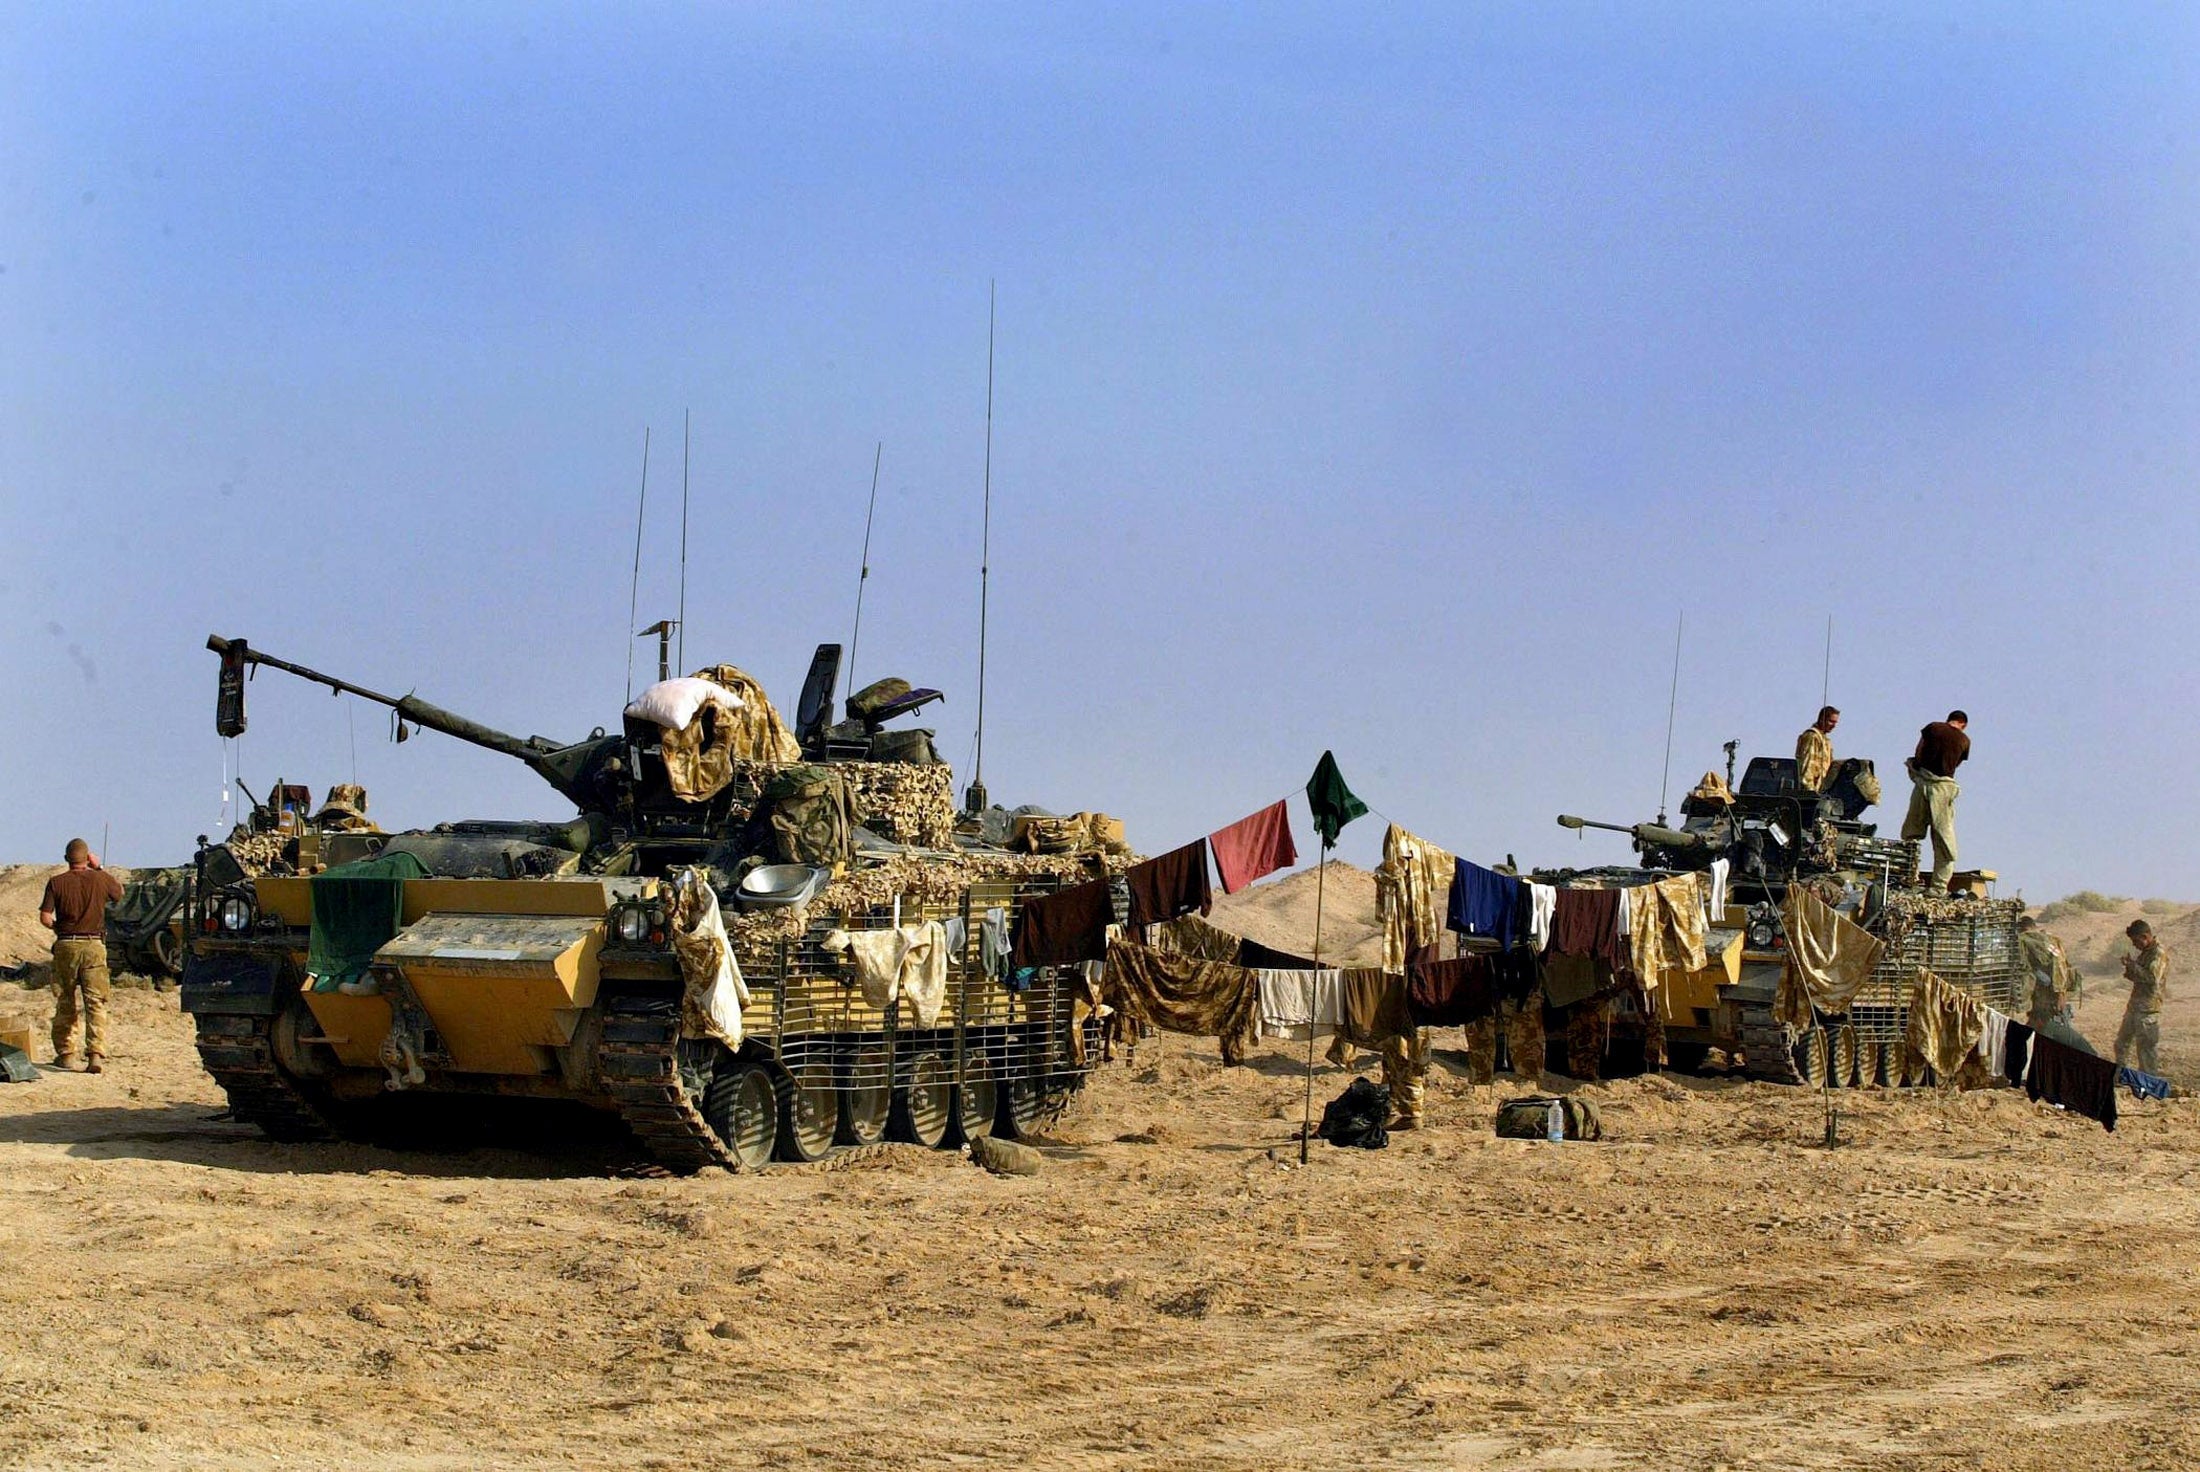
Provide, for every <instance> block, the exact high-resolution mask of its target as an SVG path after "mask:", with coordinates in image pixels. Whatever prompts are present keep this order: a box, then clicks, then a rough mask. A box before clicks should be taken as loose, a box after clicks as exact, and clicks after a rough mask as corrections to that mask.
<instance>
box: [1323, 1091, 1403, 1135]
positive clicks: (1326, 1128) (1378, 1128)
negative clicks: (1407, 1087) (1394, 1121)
mask: <svg viewBox="0 0 2200 1472" xmlns="http://www.w3.org/2000/svg"><path fill="white" fill-rule="evenodd" d="M1389 1119H1390V1090H1388V1089H1386V1088H1384V1087H1383V1086H1382V1085H1381V1084H1378V1083H1376V1082H1374V1081H1373V1080H1372V1079H1364V1078H1356V1079H1354V1080H1352V1084H1351V1086H1350V1087H1349V1088H1347V1089H1346V1090H1345V1091H1344V1092H1343V1093H1341V1094H1339V1095H1338V1096H1337V1097H1336V1098H1334V1099H1332V1100H1330V1101H1329V1102H1328V1103H1327V1104H1326V1105H1324V1106H1322V1122H1321V1128H1320V1129H1319V1130H1318V1131H1317V1133H1318V1134H1319V1135H1320V1136H1321V1137H1322V1138H1323V1139H1325V1140H1327V1141H1328V1142H1329V1143H1330V1144H1332V1145H1339V1146H1344V1147H1346V1148H1349V1149H1357V1150H1380V1149H1382V1148H1383V1147H1384V1146H1386V1145H1388V1144H1389V1143H1390V1131H1389V1130H1388V1129H1387V1128H1385V1126H1386V1124H1387V1123H1388V1122H1389Z"/></svg>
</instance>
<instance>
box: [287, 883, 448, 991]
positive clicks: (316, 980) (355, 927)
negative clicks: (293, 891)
mask: <svg viewBox="0 0 2200 1472" xmlns="http://www.w3.org/2000/svg"><path fill="white" fill-rule="evenodd" d="M427 877H428V871H427V869H426V868H425V867H423V866H422V864H421V862H420V860H418V859H416V858H414V857H413V856H412V855H411V854H406V853H395V854H383V855H381V856H379V857H377V858H372V859H361V860H360V861H359V862H357V863H356V864H338V865H337V866H336V867H335V868H333V869H325V870H323V871H322V872H320V873H319V874H316V875H314V876H313V878H312V879H311V880H309V881H308V883H310V884H311V885H312V894H313V932H312V935H311V936H310V938H309V939H308V940H307V942H306V981H307V984H308V985H310V986H311V987H312V988H313V990H315V991H317V992H332V991H335V990H336V989H337V988H338V987H340V986H342V985H344V984H345V983H346V982H351V981H357V980H358V979H359V978H360V977H361V976H364V975H365V974H366V970H367V964H368V963H369V962H371V961H372V960H373V959H374V953H375V952H376V951H379V950H380V949H382V947H383V946H385V945H387V944H388V943H389V940H390V938H391V937H392V936H394V935H396V934H397V932H398V930H399V929H401V928H402V927H403V925H404V923H405V881H406V880H408V879H425V878H427Z"/></svg>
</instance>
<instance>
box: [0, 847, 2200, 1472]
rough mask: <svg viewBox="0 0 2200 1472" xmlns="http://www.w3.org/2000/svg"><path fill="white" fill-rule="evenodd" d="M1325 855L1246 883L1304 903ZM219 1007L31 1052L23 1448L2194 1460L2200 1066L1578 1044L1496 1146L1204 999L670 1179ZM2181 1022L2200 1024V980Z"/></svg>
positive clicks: (128, 1024)
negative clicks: (1781, 1069) (496, 1120)
mask: <svg viewBox="0 0 2200 1472" xmlns="http://www.w3.org/2000/svg"><path fill="white" fill-rule="evenodd" d="M1309 877H1310V876H1309ZM1332 878H1333V880H1334V878H1335V876H1332ZM1297 882H1298V881H1293V883H1297ZM1335 893H1336V886H1335V884H1334V883H1333V884H1332V887H1331V895H1332V897H1334V895H1335ZM1296 898H1297V897H1296V895H1295V893H1294V892H1292V891H1289V890H1286V889H1284V888H1283V887H1282V886H1272V887H1270V888H1269V889H1268V890H1266V891H1265V892H1262V891H1255V892H1253V893H1252V895H1251V897H1250V898H1246V897H1241V898H1238V899H1234V900H1232V901H1231V902H1230V905H1229V910H1230V911H1231V912H1232V914H1233V916H1236V915H1237V914H1238V913H1239V912H1243V911H1246V910H1249V909H1256V908H1265V909H1266V910H1267V911H1268V912H1269V914H1268V918H1269V919H1270V920H1273V921H1274V922H1275V924H1276V926H1277V927H1279V928H1278V929H1275V930H1271V931H1269V932H1268V933H1267V934H1265V935H1264V937H1263V938H1265V939H1269V940H1271V941H1272V942H1278V943H1293V942H1295V941H1297V940H1299V939H1300V938H1299V937H1295V936H1293V935H1291V934H1289V933H1287V932H1288V926H1289V924H1290V920H1291V915H1292V913H1293V912H1294V910H1295V903H1296ZM2102 925H2103V926H2106V925H2107V922H2106V921H2103V922H2102ZM1247 928H1252V926H1251V923H1250V922H1247ZM2107 928H2108V929H2111V930H2114V929H2120V926H2113V927H2107ZM2092 989H2093V995H2091V996H2089V999H2088V1005H2087V1008H2086V1012H2085V1014H2084V1016H2083V1019H2082V1020H2083V1022H2084V1024H2085V1026H2086V1028H2087V1030H2088V1031H2089V1032H2090V1033H2091V1034H2092V1035H2093V1036H2094V1037H2095V1038H2096V1039H2097V1040H2104V1039H2105V1036H2106V1034H2105V1033H2104V1031H2103V1027H2104V1025H2105V1027H2106V1029H2107V1030H2108V1031H2110V1032H2112V1031H2113V1028H2114V1024H2115V1020H2116V1016H2117V1015H2118V1012H2119V1010H2120V1006H2121V991H2120V988H2119V987H2113V986H2112V985H2111V984H2110V983H2108V982H2105V981H2103V980H2101V979H2099V976H2098V973H2096V975H2095V979H2094V981H2093V983H2092ZM2112 991H2114V993H2115V995H2114V996H2113V997H2112V996H2111V995H2110V993H2111V992H2112ZM47 1007H48V994H47V993H45V992H37V991H32V992H23V991H19V990H17V989H15V988H13V987H0V1011H8V1010H18V1011H24V1010H27V1011H30V1012H33V1013H36V1014H37V1015H39V1016H43V1015H45V1012H46V1010H47ZM190 1030H191V1024H190V1021H189V1019H188V1018H186V1017H184V1016H182V1015H181V1014H180V1013H179V1012H178V1010H177V1007H176V1000H175V997H174V995H173V994H172V993H167V994H163V993H155V992H152V991H149V990H142V989H125V990H123V991H121V992H119V993H118V998H117V1006H116V1037H115V1064H116V1068H115V1071H114V1072H112V1073H110V1074H107V1075H105V1076H102V1077H97V1078H94V1077H88V1076H85V1075H81V1074H67V1075H64V1074H49V1075H47V1076H46V1077H45V1078H44V1079H42V1080H41V1081H40V1082H38V1083H36V1084H27V1085H17V1086H13V1087H7V1088H0V1204H4V1210H5V1214H6V1221H7V1223H8V1238H9V1242H10V1245H11V1248H12V1252H11V1256H12V1259H13V1271H11V1272H10V1273H8V1274H7V1275H6V1276H5V1279H4V1286H0V1343H5V1345H6V1347H7V1348H6V1354H5V1356H4V1357H0V1464H5V1465H7V1466H11V1467H62V1466H68V1467H81V1466H111V1467H182V1466H221V1467H247V1468H260V1467H276V1466H299V1465H308V1466H374V1467H401V1468H436V1469H442V1468H471V1467H477V1466H485V1465H486V1466H518V1465H571V1466H583V1467H599V1466H600V1467H610V1466H618V1467H681V1468H693V1467H714V1466H817V1467H839V1466H850V1465H869V1466H883V1467H932V1466H940V1465H946V1464H968V1463H983V1464H985V1465H991V1466H1021V1465H1031V1466H1040V1467H1070V1466H1080V1467H1081V1466H1110V1467H1145V1468H1201V1469H1207V1468H1217V1467H1222V1468H1266V1467H1307V1468H1314V1467H1322V1468H1327V1467H1336V1466H1341V1465H1351V1466H1411V1467H1476V1468H1479V1467H1487V1468H1497V1469H1512V1468H1602V1467H1645V1468H1649V1467H1683V1466H1686V1467H1706V1468H1709V1467H1716V1466H1727V1467H1732V1468H1742V1467H1764V1468H1773V1467H1778V1468H1797V1467H1801V1468H1820V1467H1824V1468H1831V1467H1873V1468H1888V1469H1908V1468H1953V1467H1966V1468H1970V1467H1980V1468H1992V1469H2018V1468H2032V1467H2055V1468H2066V1467H2107V1466H2113V1467H2118V1468H2150V1467H2159V1468H2171V1467H2185V1466H2191V1465H2194V1464H2196V1463H2200V1424H2196V1423H2195V1421H2194V1415H2195V1411H2196V1409H2200V1376H2195V1375H2194V1374H2193V1373H2192V1372H2191V1370H2190V1368H2189V1367H2190V1366H2191V1364H2192V1363H2193V1357H2194V1356H2195V1355H2196V1354H2200V1328H2196V1327H2195V1325H2196V1323H2200V1284H2196V1282H2195V1277H2194V1274H2193V1273H2192V1271H2191V1264H2192V1263H2193V1261H2194V1260H2195V1255H2196V1253H2200V1212H2196V1211H2195V1209H2194V1207H2195V1205H2196V1202H2200V1192H2196V1184H2200V1103H2195V1102H2193V1101H2189V1100H2182V1099H2180V1100H2172V1101H2169V1102H2167V1103H2148V1104H2131V1105H2128V1106H2127V1109H2126V1112H2125V1115H2124V1119H2123V1122H2122V1124H2121V1126H2120V1128H2119V1129H2118V1130H2117V1131H2116V1132H2115V1133H2114V1134H2109V1133H2106V1132H2104V1131H2103V1130H2102V1129H2100V1127H2099V1126H2097V1125H2095V1124H2093V1123H2091V1122H2090V1121H2087V1120H2083V1119H2078V1118H2073V1117H2070V1116H2065V1115H2061V1114H2058V1113H2057V1112H2056V1111H2054V1110H2052V1109H2049V1108H2046V1107H2043V1106H2039V1105H2034V1104H2032V1103H2030V1102H2029V1101H2027V1100H2026V1099H2025V1098H2024V1097H2023V1096H2022V1094H2020V1093H2017V1092H2015V1091H2011V1090H1995V1091H1985V1092H1978V1093H1971V1094H1963V1095H1943V1094H1940V1093H1937V1092H1931V1091H1909V1092H1899V1093H1897V1092H1886V1091H1864V1092H1856V1093H1850V1094H1846V1095H1843V1096H1841V1097H1840V1103H1841V1105H1842V1113H1841V1116H1840V1130H1841V1136H1842V1141H1843V1143H1842V1145H1841V1147H1840V1148H1838V1149H1836V1150H1833V1151H1830V1152H1829V1151H1827V1150H1825V1149H1824V1148H1822V1144H1821V1140H1822V1134H1823V1123H1822V1119H1823V1117H1822V1113H1821V1106H1820V1101H1819V1099H1818V1097H1817V1096H1815V1095H1813V1094H1811V1093H1809V1092H1807V1091H1804V1090H1800V1089H1784V1088H1779V1087H1775V1086H1770V1085H1756V1084H1748V1083H1744V1082H1740V1081H1734V1080H1728V1079H1723V1078H1683V1077H1674V1076H1664V1077H1652V1078H1642V1079H1633V1080H1623V1081H1618V1082H1610V1083H1603V1084H1592V1085H1584V1086H1580V1087H1581V1088H1582V1089H1583V1092H1584V1093H1585V1095H1586V1097H1589V1098H1592V1099H1594V1100H1595V1101H1596V1102H1597V1104H1598V1106H1599V1108H1600V1109H1601V1110H1602V1113H1603V1117H1604V1121H1605V1126H1606V1129H1607V1132H1608V1137H1607V1138H1606V1139H1605V1140H1604V1141H1602V1142H1599V1143H1567V1144H1563V1145H1555V1146H1554V1145H1548V1144H1543V1143H1529V1142H1520V1141H1507V1140H1499V1139H1496V1138H1494V1137H1493V1135H1492V1133H1491V1129H1490V1120H1491V1115H1492V1112H1493V1110H1494V1107H1495V1104H1496V1102H1497V1100H1498V1099H1499V1098H1501V1097H1503V1096H1505V1095H1507V1094H1510V1093H1515V1092H1520V1091H1521V1090H1520V1086H1519V1085H1517V1084H1516V1083H1514V1082H1513V1081H1511V1080H1509V1079H1504V1078H1501V1079H1500V1080H1499V1082H1498V1084H1497V1085H1496V1086H1494V1087H1484V1088H1480V1089H1477V1088H1474V1087H1472V1086H1470V1085H1468V1084H1467V1083H1466V1082H1465V1081H1464V1079H1463V1077H1462V1076H1461V1069H1462V1066H1463V1059H1462V1058H1460V1056H1459V1055H1458V1054H1457V1052H1456V1051H1455V1050H1456V1048H1457V1046H1458V1041H1459V1039H1458V1034H1457V1033H1456V1032H1450V1033H1438V1034H1436V1035H1435V1037H1436V1042H1437V1045H1438V1049H1439V1051H1438V1055H1437V1065H1436V1074H1435V1077H1434V1079H1433V1080H1432V1084H1431V1120H1430V1127H1429V1128H1427V1129H1425V1130H1423V1131H1420V1132H1418V1133H1413V1134H1400V1135H1396V1136H1394V1137H1393V1140H1392V1144H1391V1146H1390V1148H1389V1149H1387V1150H1383V1151H1379V1152H1361V1151H1344V1150H1337V1149H1333V1148H1331V1147H1329V1146H1327V1145H1323V1144H1319V1143H1317V1144H1316V1145H1315V1146H1314V1148H1313V1158H1312V1162H1311V1165H1310V1166H1308V1167H1307V1168H1303V1169H1302V1168H1300V1167H1299V1166H1298V1164H1297V1146H1296V1144H1295V1143H1294V1142H1293V1141H1292V1139H1291V1134H1292V1131H1293V1130H1294V1129H1295V1127H1296V1124H1297V1119H1298V1113H1299V1108H1300V1098H1301V1088H1302V1085H1301V1074H1300V1064H1299V1061H1298V1057H1297V1056H1296V1055H1295V1054H1294V1053H1293V1052H1292V1051H1290V1050H1288V1049H1285V1048H1277V1049H1275V1050H1273V1051H1269V1052H1266V1053H1262V1054H1259V1055H1257V1056H1256V1058H1255V1060H1254V1062H1253V1064H1252V1065H1251V1066H1248V1067H1245V1068H1239V1069H1224V1068H1222V1067H1221V1066H1220V1065H1219V1063H1218V1061H1217V1059H1216V1056H1215V1049H1214V1046H1213V1045H1212V1044H1211V1043H1209V1042H1205V1041H1202V1040H1198V1039H1192V1038H1181V1037H1162V1038H1159V1039H1156V1040H1153V1041H1150V1042H1148V1043H1145V1044H1142V1045H1141V1046H1140V1047H1139V1048H1138V1049H1137V1051H1136V1053H1135V1055H1133V1056H1131V1057H1129V1058H1124V1059H1119V1060H1118V1061H1116V1062H1114V1063H1111V1064H1108V1065H1105V1066H1103V1067H1102V1068H1101V1069H1100V1070H1099V1072H1098V1073H1097V1074H1096V1075H1095V1076H1094V1078H1093V1080H1092V1083H1091V1086H1090V1088H1089V1089H1088V1090H1087V1091H1086V1092H1085V1093H1084V1094H1083V1095H1082V1096H1081V1097H1080V1099H1079V1100H1078V1101H1077V1102H1076V1103H1075V1104H1074V1105H1073V1106H1072V1108H1071V1110H1070V1111H1069V1113H1068V1114H1067V1115H1065V1117H1064V1118H1063V1119H1062V1120H1061V1121H1060V1122H1059V1123H1058V1124H1057V1125H1055V1126H1054V1127H1053V1128H1052V1130H1051V1132H1050V1136H1049V1141H1050V1142H1049V1143H1048V1145H1047V1151H1046V1153H1047V1156H1048V1159H1047V1162H1046V1165H1045V1168H1044V1169H1043V1170H1042V1172H1041V1173H1040V1174H1039V1175H1037V1176H1035V1177H1032V1178H1028V1179H1014V1178H996V1177H993V1176H990V1175H988V1174H986V1173H984V1172H983V1171H980V1170H978V1169H976V1168H974V1167H973V1166H972V1165H971V1164H970V1163H969V1162H968V1161H967V1160H966V1159H965V1158H963V1157H961V1156H959V1155H957V1154H954V1153H950V1152H925V1151H920V1150H917V1149H914V1148H913V1147H907V1148H905V1147H896V1148H894V1149H892V1150H889V1151H887V1152H884V1154H883V1155H881V1156H879V1157H875V1158H871V1159H868V1160H864V1161H862V1162H861V1163H859V1164H857V1165H854V1166H851V1167H849V1168H843V1169H825V1168H817V1167H810V1168H803V1169H785V1168H775V1169H771V1170H767V1171H764V1172H760V1173H753V1174H746V1175H738V1176H736V1175H723V1174H719V1175H708V1176H702V1177H696V1178H691V1179H649V1178H638V1177H636V1176H635V1174H634V1173H633V1172H632V1170H631V1169H630V1165H631V1160H632V1157H631V1155H630V1153H629V1152H628V1151H627V1150H626V1149H625V1147H624V1146H623V1145H622V1143H621V1141H620V1140H619V1139H618V1138H616V1136H615V1135H614V1134H609V1133H606V1132H604V1131H602V1130H592V1129H585V1128H574V1127H571V1126H570V1125H561V1127H560V1138H559V1140H558V1141H557V1142H556V1143H546V1144H544V1145H543V1146H541V1147H539V1148H532V1149H518V1148H512V1147H510V1146H509V1145H504V1144H494V1143H492V1144H488V1145H483V1144H480V1143H474V1144H471V1145H469V1144H466V1143H464V1142H462V1141H447V1142H445V1143H444V1144H443V1146H442V1148H439V1149H435V1150H429V1151H414V1152H405V1153H399V1152H394V1151H390V1150H385V1149H379V1148H374V1147H369V1146H361V1145H329V1146H308V1147H286V1146H279V1145H274V1144H271V1143H269V1142H267V1141H266V1140H264V1139H261V1138H260V1137H259V1136H258V1135H257V1134H256V1133H254V1132H253V1131H251V1130H249V1129H246V1128H242V1127H240V1126H238V1125H235V1124H233V1123H230V1122H228V1121H226V1120H225V1119H224V1118H222V1117H221V1111H222V1104H223V1101H222V1098H221V1096H220V1094H219V1093H218V1092H217V1091H216V1090H215V1088H214V1087H213V1085H212V1084H211V1083H210V1082H209V1081H208V1080H207V1079H206V1078H205V1077H204V1075H203V1074H201V1073H200V1071H199V1069H198V1066H197V1062H196V1058H195V1055H194V1053H193V1051H192V1049H191V1045H190ZM2165 1031H2166V1032H2167V1033H2168V1034H2169V1035H2170V1037H2171V1038H2172V1039H2173V1040H2174V1043H2175V1045H2176V1049H2177V1051H2176V1056H2177V1057H2178V1058H2179V1059H2181V1060H2190V1059H2191V1058H2192V1057H2193V1056H2194V1053H2193V1050H2192V1048H2191V1047H2190V1041H2191V1040H2200V1006H2195V1005H2194V1004H2193V1003H2192V1002H2190V1001H2185V1000H2180V1001H2179V1002H2178V1004H2177V1005H2176V1008H2175V1010H2174V1011H2173V1012H2172V1013H2171V1015H2170V1017H2169V1019H2168V1026H2167V1028H2166V1029H2165ZM1363 1063H1369V1064H1370V1066H1369V1067H1368V1069H1367V1071H1370V1072H1371V1071H1372V1068H1371V1062H1370V1061H1369V1060H1363ZM1346 1079H1347V1074H1346V1073H1345V1071H1343V1070H1339V1069H1334V1068H1328V1067H1324V1069H1323V1070H1322V1072H1321V1075H1320V1077H1319V1079H1318V1083H1317V1099H1318V1100H1320V1099H1327V1098H1329V1097H1331V1096H1333V1095H1334V1094H1336V1093H1337V1092H1338V1091H1339V1090H1340V1089H1341V1088H1342V1086H1343V1084H1344V1082H1345V1081H1346ZM2187 1081H2188V1082H2189V1081H2190V1080H2189V1078H2188V1080H2187ZM1551 1082H1553V1083H1555V1084H1556V1086H1558V1087H1560V1088H1573V1087H1575V1086H1574V1085H1572V1084H1570V1083H1567V1082H1566V1081H1564V1080H1553V1081H1551Z"/></svg>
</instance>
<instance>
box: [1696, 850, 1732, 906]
mask: <svg viewBox="0 0 2200 1472" xmlns="http://www.w3.org/2000/svg"><path fill="white" fill-rule="evenodd" d="M1730 868H1731V865H1729V863H1728V862H1727V860H1725V859H1713V860H1712V861H1711V868H1710V870H1709V871H1708V872H1707V873H1706V874H1705V875H1704V901H1703V907H1704V913H1705V914H1707V915H1709V916H1710V917H1711V919H1712V920H1714V921H1718V920H1724V919H1725V918H1726V880H1727V874H1728V872H1729V870H1730Z"/></svg>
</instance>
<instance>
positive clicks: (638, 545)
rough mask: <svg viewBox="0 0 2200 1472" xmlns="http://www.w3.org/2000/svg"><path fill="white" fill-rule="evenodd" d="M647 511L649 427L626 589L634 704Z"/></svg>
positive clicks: (629, 679) (628, 685) (628, 663)
mask: <svg viewBox="0 0 2200 1472" xmlns="http://www.w3.org/2000/svg"><path fill="white" fill-rule="evenodd" d="M648 509H649V426H648V425H646V424H645V425H643V426H642V499H641V504H640V505H638V506H636V507H635V508H634V581H633V582H631V583H629V584H627V589H626V702H627V704H628V705H632V704H633V703H634V640H635V639H636V638H637V637H638V636H637V635H636V634H635V632H634V610H635V609H636V608H637V607H639V606H640V605H639V603H638V602H637V600H638V599H639V597H640V595H641V591H642V513H643V512H645V511H647V510H648Z"/></svg>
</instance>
